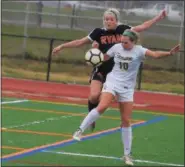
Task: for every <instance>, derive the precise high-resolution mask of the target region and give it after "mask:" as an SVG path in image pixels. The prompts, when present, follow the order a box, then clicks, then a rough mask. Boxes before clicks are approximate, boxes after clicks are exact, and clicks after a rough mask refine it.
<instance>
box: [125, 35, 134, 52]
mask: <svg viewBox="0 0 185 167" xmlns="http://www.w3.org/2000/svg"><path fill="white" fill-rule="evenodd" d="M122 45H123V47H124V48H125V49H132V47H133V46H134V42H132V41H131V40H130V38H129V37H127V36H123V37H122Z"/></svg>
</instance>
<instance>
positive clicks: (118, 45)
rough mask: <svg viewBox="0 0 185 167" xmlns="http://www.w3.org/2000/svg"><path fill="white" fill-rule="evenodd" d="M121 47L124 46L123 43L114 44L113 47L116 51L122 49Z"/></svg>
mask: <svg viewBox="0 0 185 167" xmlns="http://www.w3.org/2000/svg"><path fill="white" fill-rule="evenodd" d="M121 45H122V44H121V43H117V44H114V45H113V47H114V48H116V49H119V48H121V47H122V46H121Z"/></svg>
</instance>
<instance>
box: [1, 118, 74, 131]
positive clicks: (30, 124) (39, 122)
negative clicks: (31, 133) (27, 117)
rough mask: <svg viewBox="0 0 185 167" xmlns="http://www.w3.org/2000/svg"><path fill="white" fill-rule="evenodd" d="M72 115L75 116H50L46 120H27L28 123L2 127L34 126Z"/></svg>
mask: <svg viewBox="0 0 185 167" xmlns="http://www.w3.org/2000/svg"><path fill="white" fill-rule="evenodd" d="M70 117H74V116H73V115H68V116H60V117H50V118H46V119H44V120H36V121H32V122H27V123H24V124H20V125H11V126H7V127H2V129H12V128H20V127H26V126H32V125H35V124H41V123H46V122H51V121H58V120H61V119H63V118H70Z"/></svg>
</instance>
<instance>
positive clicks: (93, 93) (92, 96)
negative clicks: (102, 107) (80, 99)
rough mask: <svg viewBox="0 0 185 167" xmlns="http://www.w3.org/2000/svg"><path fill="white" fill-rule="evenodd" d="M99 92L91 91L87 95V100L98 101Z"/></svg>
mask: <svg viewBox="0 0 185 167" xmlns="http://www.w3.org/2000/svg"><path fill="white" fill-rule="evenodd" d="M99 97H100V92H92V93H91V94H90V96H89V100H90V101H91V102H92V103H97V102H98V101H99Z"/></svg>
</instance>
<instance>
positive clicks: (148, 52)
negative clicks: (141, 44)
mask: <svg viewBox="0 0 185 167" xmlns="http://www.w3.org/2000/svg"><path fill="white" fill-rule="evenodd" d="M179 50H180V44H178V45H176V46H175V47H173V48H172V49H171V50H170V51H169V52H165V51H152V50H149V49H147V50H146V52H145V55H146V56H151V57H153V58H160V57H165V56H170V55H174V54H175V53H177V52H179Z"/></svg>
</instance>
